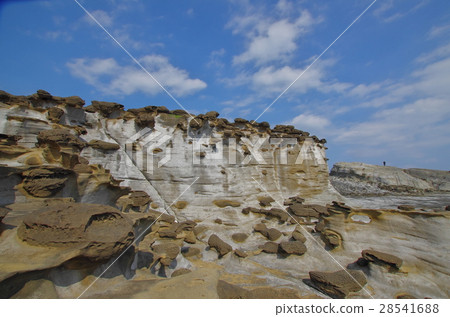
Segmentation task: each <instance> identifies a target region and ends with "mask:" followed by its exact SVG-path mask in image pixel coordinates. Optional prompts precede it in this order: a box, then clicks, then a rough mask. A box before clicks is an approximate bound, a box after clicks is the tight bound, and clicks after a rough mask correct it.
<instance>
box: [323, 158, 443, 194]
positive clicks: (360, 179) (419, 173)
mask: <svg viewBox="0 0 450 317" xmlns="http://www.w3.org/2000/svg"><path fill="white" fill-rule="evenodd" d="M330 180H331V183H332V184H333V186H334V187H335V188H336V189H337V190H338V191H339V192H340V193H341V194H342V195H348V196H355V195H387V194H390V193H397V194H398V193H400V194H408V195H415V194H423V193H429V192H441V191H444V192H446V191H447V192H448V191H450V173H449V172H448V171H438V170H426V169H401V168H397V167H391V166H378V165H370V164H364V163H343V162H341V163H336V164H335V165H334V166H333V168H332V169H331V172H330Z"/></svg>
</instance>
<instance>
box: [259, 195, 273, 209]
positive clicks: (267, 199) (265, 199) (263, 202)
mask: <svg viewBox="0 0 450 317" xmlns="http://www.w3.org/2000/svg"><path fill="white" fill-rule="evenodd" d="M258 201H259V204H260V205H261V207H268V206H270V204H271V203H273V202H274V201H275V200H274V199H273V198H272V197H258Z"/></svg>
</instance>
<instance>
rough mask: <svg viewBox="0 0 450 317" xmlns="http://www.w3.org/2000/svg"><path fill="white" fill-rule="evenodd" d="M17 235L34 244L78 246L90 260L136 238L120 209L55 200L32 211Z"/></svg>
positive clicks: (105, 256)
mask: <svg viewBox="0 0 450 317" xmlns="http://www.w3.org/2000/svg"><path fill="white" fill-rule="evenodd" d="M17 235H18V236H19V238H20V239H21V240H23V241H24V242H26V243H28V244H30V245H34V246H40V247H61V248H73V249H78V250H79V251H80V257H84V258H88V259H89V260H91V261H104V260H107V259H109V258H110V257H112V256H114V255H117V254H119V253H120V252H121V251H123V250H124V249H125V248H126V247H127V246H129V245H130V244H131V243H132V242H133V239H134V234H133V228H132V224H131V222H130V220H129V219H128V218H126V217H125V216H124V215H122V214H120V212H119V211H118V210H117V209H115V208H112V207H109V206H104V205H96V204H80V203H54V204H51V205H49V206H48V207H47V208H45V209H44V210H43V211H41V212H35V213H31V214H29V215H28V216H26V217H25V218H24V220H23V223H22V224H21V225H20V226H19V229H18V231H17Z"/></svg>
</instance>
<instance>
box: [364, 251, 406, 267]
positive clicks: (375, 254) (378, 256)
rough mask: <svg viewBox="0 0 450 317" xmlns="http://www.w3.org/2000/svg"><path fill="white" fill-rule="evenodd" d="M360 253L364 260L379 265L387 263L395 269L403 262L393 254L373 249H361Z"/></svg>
mask: <svg viewBox="0 0 450 317" xmlns="http://www.w3.org/2000/svg"><path fill="white" fill-rule="evenodd" d="M361 255H362V257H363V258H364V259H365V260H367V261H369V262H373V263H375V264H379V265H387V266H390V267H392V268H395V269H399V268H400V267H401V266H402V264H403V260H402V259H400V258H398V257H396V256H395V255H391V254H388V253H384V252H379V251H375V250H363V251H362V252H361Z"/></svg>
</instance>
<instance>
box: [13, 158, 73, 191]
mask: <svg viewBox="0 0 450 317" xmlns="http://www.w3.org/2000/svg"><path fill="white" fill-rule="evenodd" d="M72 173H73V172H72V171H70V170H67V169H64V168H60V167H54V166H43V167H40V168H35V169H30V170H27V171H25V172H23V173H22V176H23V177H24V181H23V188H24V189H25V190H26V191H27V192H28V193H29V194H30V195H32V196H35V197H50V196H52V195H53V194H55V193H57V192H59V191H60V190H61V189H62V188H63V187H64V185H65V183H66V181H67V179H68V177H69V175H71V174H72Z"/></svg>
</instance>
